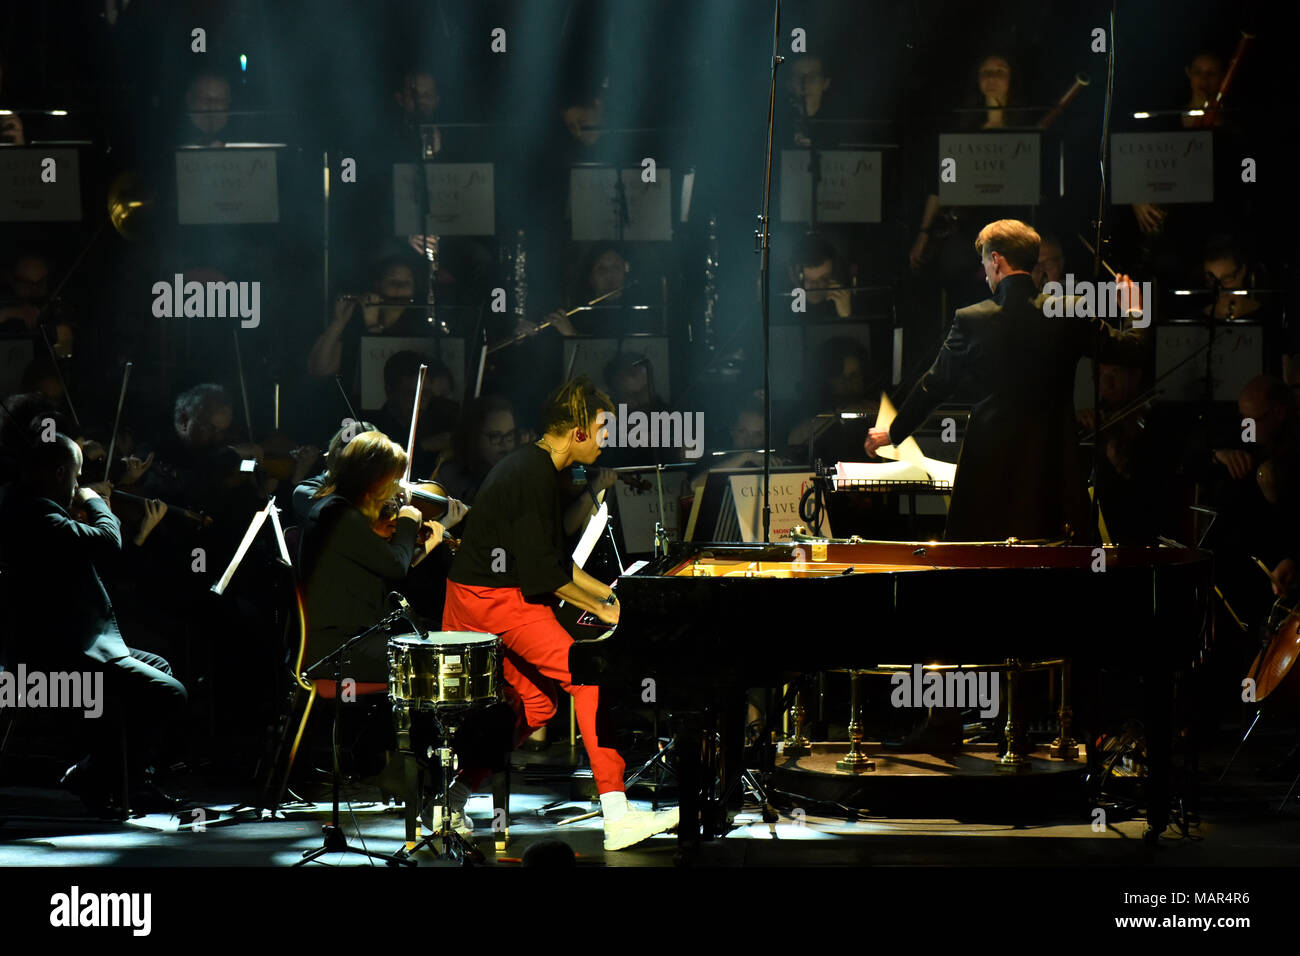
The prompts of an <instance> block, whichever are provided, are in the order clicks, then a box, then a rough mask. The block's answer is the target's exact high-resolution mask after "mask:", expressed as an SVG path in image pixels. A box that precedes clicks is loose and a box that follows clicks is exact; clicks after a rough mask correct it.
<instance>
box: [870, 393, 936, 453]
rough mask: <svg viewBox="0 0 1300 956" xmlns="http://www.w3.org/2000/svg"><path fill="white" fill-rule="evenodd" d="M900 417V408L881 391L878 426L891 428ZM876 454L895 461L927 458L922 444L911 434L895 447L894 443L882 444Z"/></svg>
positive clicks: (877, 417) (877, 418)
mask: <svg viewBox="0 0 1300 956" xmlns="http://www.w3.org/2000/svg"><path fill="white" fill-rule="evenodd" d="M897 417H898V409H896V408H894V403H893V402H891V401H890V400H889V396H888V395H886V394H885V393H884V392H881V393H880V412H879V413H878V414H877V415H876V427H877V428H884V429H887V428H889V426H890V425H892V424H894V419H895V418H897ZM876 454H877V455H879V456H880V457H881V458H890V459H893V460H895V461H910V462H914V463H916V464H918V465H919V464H920V463H921V462H922V461H923V460H924V459H925V454H924V453H923V452H922V451H921V446H920V445H918V444H917V443H916V439H915V438H913V437H912V436H911V435H909V436H907V437H906V438H905V439H903V443H902V444H901V445H899V446H898V447H897V448H895V447H894V446H893V445H882V446H881V447H879V448H877V449H876Z"/></svg>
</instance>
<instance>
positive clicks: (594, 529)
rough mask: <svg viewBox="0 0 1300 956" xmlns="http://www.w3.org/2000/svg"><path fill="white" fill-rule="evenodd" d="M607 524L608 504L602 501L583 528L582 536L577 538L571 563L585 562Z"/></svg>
mask: <svg viewBox="0 0 1300 956" xmlns="http://www.w3.org/2000/svg"><path fill="white" fill-rule="evenodd" d="M607 524H609V506H608V505H607V504H605V502H603V501H602V502H601V503H600V508H599V509H597V511H596V513H595V514H594V515H592V516H591V520H590V521H588V522H587V527H586V528H584V529H583V531H582V537H581V538H579V539H578V546H577V547H576V548H574V549H573V563H574V564H576V565H577V566H578V567H582V566H583V565H585V564H586V563H587V559H588V558H589V557H591V552H592V551H593V550H594V549H595V547H596V542H597V541H599V540H600V536H601V535H602V534H604V533H605V525H607Z"/></svg>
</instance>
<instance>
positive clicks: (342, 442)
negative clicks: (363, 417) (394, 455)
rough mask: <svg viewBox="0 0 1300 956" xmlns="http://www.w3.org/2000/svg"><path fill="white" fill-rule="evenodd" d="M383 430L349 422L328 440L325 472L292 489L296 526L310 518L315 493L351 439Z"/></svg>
mask: <svg viewBox="0 0 1300 956" xmlns="http://www.w3.org/2000/svg"><path fill="white" fill-rule="evenodd" d="M380 431H383V429H380V428H376V427H375V426H374V425H373V424H371V423H370V422H353V421H349V422H348V424H346V425H344V426H343V427H342V428H340V429H339V430H338V431H336V432H335V433H334V437H333V438H331V439H330V440H329V444H328V445H326V446H325V470H324V471H322V472H321V473H320V474H318V475H314V476H312V477H311V478H307V479H305V480H303V481H301V482H299V484H298V485H297V486H296V487H295V488H294V489H293V517H294V523H295V524H297V525H300V526H301V525H305V524H306V523H307V520H308V518H309V517H310V516H311V510H312V508H314V507H315V506H316V500H315V496H316V492H318V491H319V490H320V489H321V487H322V486H323V485H324V484H325V483H326V482H327V481H329V480H330V475H331V474H332V473H333V471H334V466H335V464H337V462H338V460H339V452H341V451H342V450H343V448H344V446H346V445H347V443H348V442H350V441H351V440H352V439H353V438H355V437H356V436H357V435H360V434H362V433H364V432H380Z"/></svg>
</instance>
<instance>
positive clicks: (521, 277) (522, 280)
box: [514, 229, 528, 328]
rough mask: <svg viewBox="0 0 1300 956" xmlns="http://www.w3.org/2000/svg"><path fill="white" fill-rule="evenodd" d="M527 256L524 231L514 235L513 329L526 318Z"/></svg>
mask: <svg viewBox="0 0 1300 956" xmlns="http://www.w3.org/2000/svg"><path fill="white" fill-rule="evenodd" d="M527 260H528V255H527V251H526V249H525V246H524V231H523V230H522V229H520V230H519V231H518V232H517V233H515V261H514V267H515V327H516V328H518V326H519V323H520V322H521V321H523V320H524V319H525V318H527V316H528V268H527V266H528V261H527Z"/></svg>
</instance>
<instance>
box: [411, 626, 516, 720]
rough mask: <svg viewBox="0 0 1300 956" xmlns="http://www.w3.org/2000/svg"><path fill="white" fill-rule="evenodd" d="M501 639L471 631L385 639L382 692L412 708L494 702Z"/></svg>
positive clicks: (433, 708)
mask: <svg viewBox="0 0 1300 956" xmlns="http://www.w3.org/2000/svg"><path fill="white" fill-rule="evenodd" d="M500 647H501V640H500V638H498V637H497V636H496V635H494V634H479V633H476V632H473V631H433V632H430V633H429V634H428V635H426V636H424V637H421V636H420V635H418V634H402V635H399V636H397V637H392V638H390V639H389V641H388V696H389V698H390V699H391V700H392V701H393V703H400V704H404V705H406V706H407V707H408V708H410V709H412V710H435V709H437V708H439V707H444V706H448V705H453V704H455V705H461V704H471V703H478V702H491V701H495V700H497V664H498V660H499V658H500Z"/></svg>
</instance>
